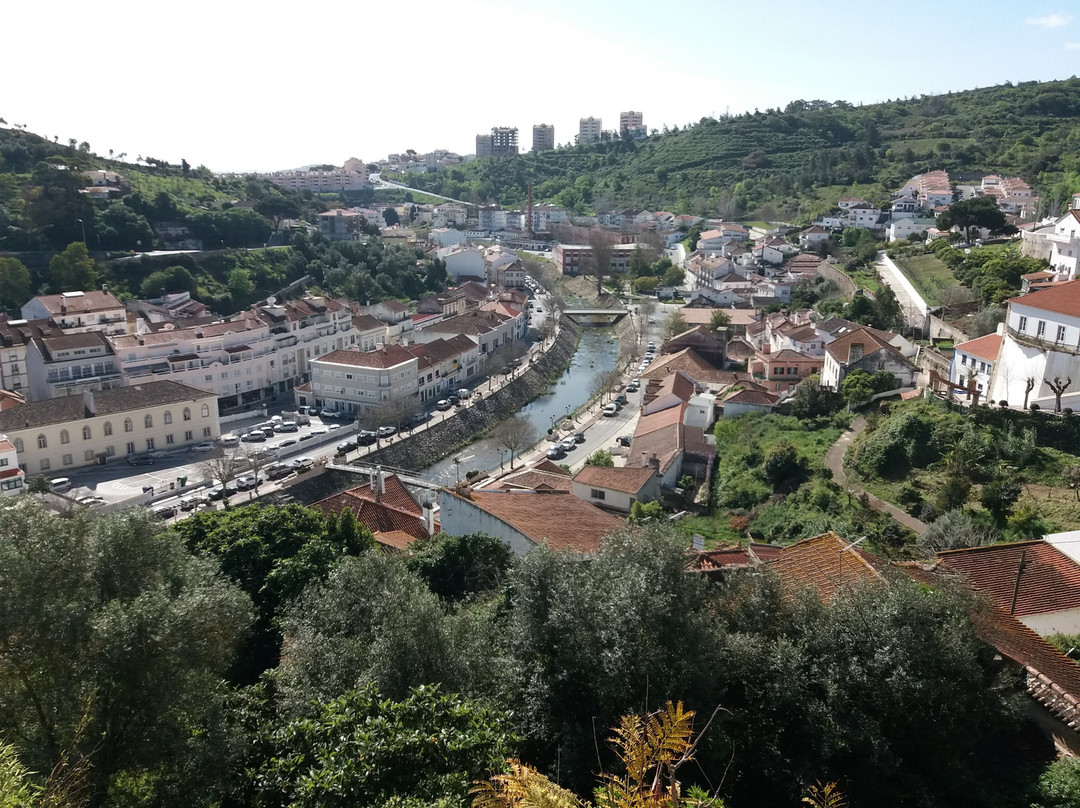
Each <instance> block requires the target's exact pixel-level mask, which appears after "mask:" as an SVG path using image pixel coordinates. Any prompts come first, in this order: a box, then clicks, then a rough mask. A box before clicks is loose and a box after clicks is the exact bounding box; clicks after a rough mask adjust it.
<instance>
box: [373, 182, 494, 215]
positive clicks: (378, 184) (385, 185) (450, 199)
mask: <svg viewBox="0 0 1080 808" xmlns="http://www.w3.org/2000/svg"><path fill="white" fill-rule="evenodd" d="M368 179H369V180H370V181H371V185H372V186H373V187H374V188H375V190H376V191H377V190H379V189H380V188H400V189H401V190H403V191H414V192H416V193H418V194H426V195H427V196H433V197H435V198H436V199H445V200H446V201H447V202H457V203H458V204H459V205H468V206H469V207H472V208H475V207H476V205H475V204H474V203H472V202H466V201H465V200H464V199H454V198H453V197H452V196H443V195H442V194H436V193H432V192H431V191H424V190H422V189H420V188H412V187H410V186H408V185H402V184H401V183H399V182H390V180H384V179H383V178H382V177H380V176H379V175H378V174H372V175H371V176H370V177H368Z"/></svg>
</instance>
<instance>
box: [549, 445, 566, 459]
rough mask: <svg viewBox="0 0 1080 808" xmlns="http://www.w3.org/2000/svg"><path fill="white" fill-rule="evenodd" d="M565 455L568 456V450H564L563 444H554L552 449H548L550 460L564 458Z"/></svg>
mask: <svg viewBox="0 0 1080 808" xmlns="http://www.w3.org/2000/svg"><path fill="white" fill-rule="evenodd" d="M564 457H566V452H564V451H563V448H562V446H561V445H560V446H552V447H551V448H550V449H548V450H547V459H548V460H562V459H563V458H564Z"/></svg>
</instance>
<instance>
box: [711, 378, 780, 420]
mask: <svg viewBox="0 0 1080 808" xmlns="http://www.w3.org/2000/svg"><path fill="white" fill-rule="evenodd" d="M736 387H740V388H741V389H737V390H733V391H732V392H730V393H728V394H727V395H725V396H724V397H723V398H722V399H721V400H720V407H721V409H722V410H723V413H724V417H725V418H737V417H738V416H740V415H745V414H746V413H748V412H757V413H762V414H767V413H770V412H772V411H773V408H774V407H775V406H776V405H777V403H778V402H779V401H780V396H779V395H777V394H776V393H770V392H768V391H767V390H760V389H757V385H755V386H754V387H743V386H741V385H736Z"/></svg>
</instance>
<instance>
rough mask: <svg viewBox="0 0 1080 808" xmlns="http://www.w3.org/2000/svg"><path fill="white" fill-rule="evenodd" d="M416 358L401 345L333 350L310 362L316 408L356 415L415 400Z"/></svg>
mask: <svg viewBox="0 0 1080 808" xmlns="http://www.w3.org/2000/svg"><path fill="white" fill-rule="evenodd" d="M418 390H419V386H418V363H417V358H416V357H415V356H414V355H413V354H411V353H409V351H407V350H406V349H405V348H403V347H402V346H400V345H384V346H382V347H381V348H379V349H378V350H377V351H356V350H349V351H344V350H343V351H333V352H331V353H329V354H326V355H325V356H322V357H319V358H318V359H314V360H312V362H311V395H312V396H314V399H315V406H317V407H320V408H326V409H331V410H336V411H338V412H339V413H343V414H346V415H351V416H357V415H365V414H369V413H371V412H374V411H376V410H378V409H380V408H383V407H389V406H393V405H397V404H400V405H403V406H408V405H410V404H412V403H413V402H416V401H417V400H418Z"/></svg>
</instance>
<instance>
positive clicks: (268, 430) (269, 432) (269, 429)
mask: <svg viewBox="0 0 1080 808" xmlns="http://www.w3.org/2000/svg"><path fill="white" fill-rule="evenodd" d="M259 431H260V432H262V433H263V435H265V436H266V437H268V438H272V437H274V435H276V434H277V433H276V432H275V431H274V427H273V426H272V425H271V424H266V425H265V426H260V427H259Z"/></svg>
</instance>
